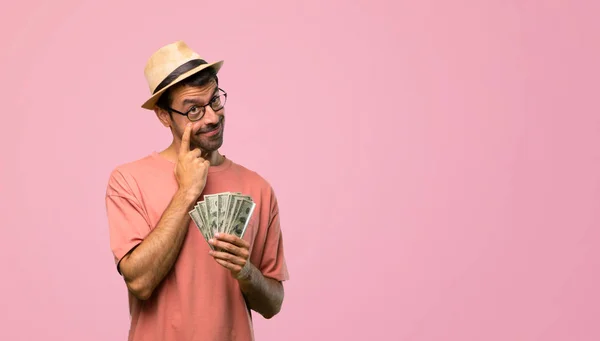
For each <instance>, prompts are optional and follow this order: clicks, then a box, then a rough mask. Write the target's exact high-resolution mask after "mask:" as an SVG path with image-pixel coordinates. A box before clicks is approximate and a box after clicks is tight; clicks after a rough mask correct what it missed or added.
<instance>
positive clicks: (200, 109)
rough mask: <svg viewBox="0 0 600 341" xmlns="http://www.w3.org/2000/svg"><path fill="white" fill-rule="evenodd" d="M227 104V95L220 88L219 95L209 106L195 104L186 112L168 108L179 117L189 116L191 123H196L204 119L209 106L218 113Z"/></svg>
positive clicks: (215, 96)
mask: <svg viewBox="0 0 600 341" xmlns="http://www.w3.org/2000/svg"><path fill="white" fill-rule="evenodd" d="M225 102H227V93H226V92H225V90H223V89H221V88H219V89H218V91H217V93H216V94H215V95H214V96H213V97H212V98H211V99H210V102H208V104H205V105H197V104H194V105H193V106H192V107H191V108H190V109H189V110H188V111H186V112H181V111H177V110H175V109H173V108H168V109H169V111H173V112H176V113H178V114H179V115H183V116H187V118H188V119H189V120H190V121H192V122H195V121H198V120H200V119H202V117H204V114H205V113H206V107H207V106H209V105H210V107H211V109H212V110H213V111H215V112H216V111H219V110H221V109H223V107H224V106H225Z"/></svg>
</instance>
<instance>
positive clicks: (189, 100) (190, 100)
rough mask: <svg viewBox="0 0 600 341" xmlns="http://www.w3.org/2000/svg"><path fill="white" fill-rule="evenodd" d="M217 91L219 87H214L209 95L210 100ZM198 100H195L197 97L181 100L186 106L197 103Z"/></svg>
mask: <svg viewBox="0 0 600 341" xmlns="http://www.w3.org/2000/svg"><path fill="white" fill-rule="evenodd" d="M218 91H219V88H218V87H216V88H215V90H214V91H213V93H212V95H211V96H210V99H211V100H212V99H213V97H215V95H216V94H217V92H218ZM199 102H200V101H198V100H197V98H186V99H184V100H183V103H182V104H183V105H184V106H186V105H188V104H198V103H199Z"/></svg>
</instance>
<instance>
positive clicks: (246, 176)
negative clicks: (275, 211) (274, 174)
mask: <svg viewBox="0 0 600 341" xmlns="http://www.w3.org/2000/svg"><path fill="white" fill-rule="evenodd" d="M231 168H232V170H233V171H235V172H236V173H238V174H239V176H240V177H241V178H242V179H243V182H244V183H245V184H246V186H248V187H249V188H250V189H251V192H252V193H253V194H254V195H255V196H258V198H256V199H259V200H260V201H261V202H263V203H267V204H269V206H272V208H276V206H277V198H276V195H275V189H274V188H273V186H272V184H271V183H270V182H269V180H267V178H266V177H264V176H263V175H262V174H260V173H259V172H258V171H256V170H254V169H251V168H249V167H247V166H244V165H241V164H239V163H235V162H232V166H231Z"/></svg>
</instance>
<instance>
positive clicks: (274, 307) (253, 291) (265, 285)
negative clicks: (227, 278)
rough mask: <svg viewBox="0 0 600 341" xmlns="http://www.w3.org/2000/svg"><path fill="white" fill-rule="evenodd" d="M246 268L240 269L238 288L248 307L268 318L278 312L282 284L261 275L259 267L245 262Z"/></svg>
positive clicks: (281, 298)
mask: <svg viewBox="0 0 600 341" xmlns="http://www.w3.org/2000/svg"><path fill="white" fill-rule="evenodd" d="M247 267H248V269H244V270H242V273H244V272H245V273H244V274H242V273H241V274H240V276H241V277H242V278H240V279H238V282H239V284H240V288H241V290H242V292H243V294H244V296H245V297H246V301H247V302H248V305H249V306H250V308H251V309H252V310H254V311H256V312H258V313H259V314H261V315H262V316H263V317H265V318H267V319H269V318H271V317H273V316H275V315H277V314H278V313H279V311H280V310H281V305H282V303H283V296H284V292H283V285H282V284H281V282H279V281H277V280H274V279H272V278H268V277H265V276H263V274H262V273H261V272H260V270H259V269H257V268H256V267H255V266H254V265H252V264H251V263H247Z"/></svg>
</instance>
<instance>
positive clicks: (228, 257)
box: [210, 251, 246, 267]
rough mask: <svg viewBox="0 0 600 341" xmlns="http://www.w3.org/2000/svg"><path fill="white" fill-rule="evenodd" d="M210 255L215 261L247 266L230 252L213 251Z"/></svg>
mask: <svg viewBox="0 0 600 341" xmlns="http://www.w3.org/2000/svg"><path fill="white" fill-rule="evenodd" d="M210 255H211V256H213V258H215V259H220V260H224V261H227V262H229V263H232V264H236V265H239V266H242V267H243V266H244V264H246V262H245V261H244V260H243V259H242V258H240V257H236V256H234V255H232V254H231V253H228V252H220V251H212V252H211V253H210Z"/></svg>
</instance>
